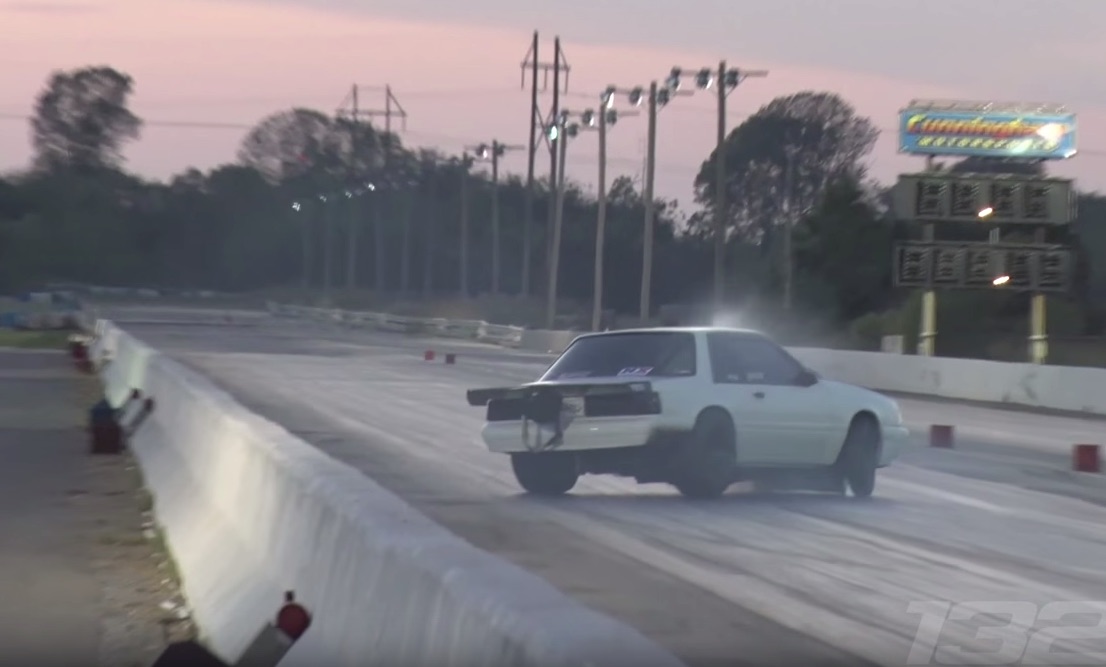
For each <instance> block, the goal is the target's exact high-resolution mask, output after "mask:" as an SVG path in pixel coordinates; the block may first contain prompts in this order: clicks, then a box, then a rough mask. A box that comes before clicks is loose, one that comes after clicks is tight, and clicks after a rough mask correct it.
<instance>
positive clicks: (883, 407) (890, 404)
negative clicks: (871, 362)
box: [819, 379, 902, 426]
mask: <svg viewBox="0 0 1106 667" xmlns="http://www.w3.org/2000/svg"><path fill="white" fill-rule="evenodd" d="M819 382H821V383H823V384H825V385H826V386H827V387H829V388H830V390H831V391H832V392H833V394H834V395H835V396H839V397H841V399H842V400H843V401H844V402H845V403H848V404H854V405H855V406H856V407H857V408H867V409H869V410H871V411H872V412H874V413H875V415H876V417H877V418H879V421H880V423H881V424H883V425H885V426H899V425H901V424H902V411H901V410H900V409H899V403H898V401H896V400H895V399H893V398H891V397H890V396H886V395H884V394H881V393H879V392H878V391H872V390H871V389H865V388H864V387H858V386H857V385H855V384H848V383H847V382H838V381H837V380H825V379H822V380H819Z"/></svg>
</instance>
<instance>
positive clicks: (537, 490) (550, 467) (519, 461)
mask: <svg viewBox="0 0 1106 667" xmlns="http://www.w3.org/2000/svg"><path fill="white" fill-rule="evenodd" d="M511 469H512V470H514V472H515V479H517V480H518V483H519V486H521V487H522V488H523V489H525V490H526V491H527V492H528V493H532V494H534V495H536V496H562V495H564V494H566V493H568V492H569V491H571V490H572V487H574V486H576V480H577V479H579V477H580V473H579V471H578V470H577V468H576V457H575V456H572V455H571V454H565V453H562V452H546V453H529V452H527V453H520V454H511Z"/></svg>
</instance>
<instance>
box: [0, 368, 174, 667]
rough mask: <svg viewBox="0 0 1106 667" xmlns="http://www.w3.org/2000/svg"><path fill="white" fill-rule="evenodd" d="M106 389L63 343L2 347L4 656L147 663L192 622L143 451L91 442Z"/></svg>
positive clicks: (0, 604) (15, 660) (1, 659)
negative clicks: (43, 347) (139, 454)
mask: <svg viewBox="0 0 1106 667" xmlns="http://www.w3.org/2000/svg"><path fill="white" fill-rule="evenodd" d="M98 393H99V392H98V383H97V381H96V380H95V379H94V378H92V377H90V376H81V375H79V374H78V373H77V372H76V371H75V370H74V369H73V368H72V364H71V362H70V361H69V360H68V359H67V358H66V356H65V355H64V354H63V353H61V352H59V351H37V350H36V351H29V350H24V351H16V350H10V349H0V456H2V457H3V461H4V465H3V466H0V665H3V666H4V667H6V666H7V665H8V664H12V665H18V664H43V665H52V666H53V665H56V666H57V667H68V666H70V665H72V666H74V667H75V666H76V665H89V664H98V665H102V666H103V667H108V666H110V667H132V666H133V667H145V666H148V665H150V664H152V663H153V661H154V660H155V659H156V657H157V655H158V654H159V653H160V652H161V651H162V650H163V649H164V647H165V645H166V644H167V643H168V642H169V641H175V640H177V639H181V638H185V637H190V636H191V634H192V632H193V629H192V627H191V624H190V622H189V621H188V620H187V619H183V620H175V619H177V617H178V616H180V615H181V613H182V612H181V611H180V610H181V609H182V605H181V598H180V595H179V592H178V591H179V589H178V585H177V581H176V576H175V572H174V569H173V565H172V562H171V559H170V558H169V557H168V554H167V552H166V550H165V548H164V545H163V544H162V542H161V539H160V536H159V534H158V532H157V531H156V530H155V529H154V528H153V524H152V520H151V517H150V515H149V512H148V510H149V507H150V502H149V497H148V495H147V494H146V493H145V491H144V490H143V488H142V478H141V474H140V472H139V470H138V467H137V466H136V464H135V462H134V460H133V459H132V458H131V457H130V456H129V455H128V454H122V455H107V456H104V455H100V456H92V455H90V454H89V453H88V436H87V435H86V433H85V430H84V426H85V423H84V422H85V418H86V413H87V408H88V406H90V405H91V404H92V403H93V402H94V401H95V400H96V399H97V398H98ZM90 658H92V659H90Z"/></svg>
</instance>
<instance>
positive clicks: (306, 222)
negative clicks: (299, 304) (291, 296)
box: [292, 201, 311, 294]
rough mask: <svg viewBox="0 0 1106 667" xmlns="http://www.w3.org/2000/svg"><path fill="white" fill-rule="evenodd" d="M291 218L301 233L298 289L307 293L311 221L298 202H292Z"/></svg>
mask: <svg viewBox="0 0 1106 667" xmlns="http://www.w3.org/2000/svg"><path fill="white" fill-rule="evenodd" d="M292 216H293V219H295V220H296V221H297V222H299V224H300V227H301V228H302V229H301V231H302V232H303V256H302V258H301V260H300V261H301V264H302V265H301V266H300V289H302V290H303V291H304V294H306V293H307V290H308V289H310V288H311V220H310V216H309V215H308V213H307V211H304V205H303V204H301V203H300V202H299V201H294V202H292Z"/></svg>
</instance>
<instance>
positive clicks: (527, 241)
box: [519, 30, 569, 297]
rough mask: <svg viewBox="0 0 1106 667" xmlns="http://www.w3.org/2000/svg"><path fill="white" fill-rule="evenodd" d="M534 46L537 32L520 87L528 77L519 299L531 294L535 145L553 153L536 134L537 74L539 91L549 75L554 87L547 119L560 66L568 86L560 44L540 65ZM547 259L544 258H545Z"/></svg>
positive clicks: (538, 114) (538, 119)
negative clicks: (549, 58) (540, 78)
mask: <svg viewBox="0 0 1106 667" xmlns="http://www.w3.org/2000/svg"><path fill="white" fill-rule="evenodd" d="M538 46H539V38H538V31H536V30H535V31H534V39H533V42H532V43H531V45H530V50H529V51H527V53H526V57H524V58H523V59H522V87H523V88H524V89H525V88H526V75H527V74H529V75H530V140H529V142H528V143H529V151H528V154H527V161H526V194H525V202H524V204H523V208H524V211H523V219H522V281H521V283H520V290H519V291H520V293H521V295H522V296H524V297H526V296H530V292H531V277H532V274H533V269H532V268H531V263H532V261H533V256H534V247H533V246H534V238H533V237H534V179H535V176H534V172H535V165H536V161H537V154H538V144H540V143H542V142H543V141H545V143H546V144H547V145H549V148H550V150H551V151H552V150H553V146H552V145H551V144H550V143H549V137H548V136H546V135H545V133H544V132H542V133H540V134H539V132H538V130H539V129H542V128H544V126H545V123H544V121H543V120H542V115H541V110H540V109H539V108H538V93H539V88H538V74H539V73H543V74H544V75H545V77H544V80H543V81H542V83H541V88H540V90H541V91H544V90H546V89H547V88H548V84H549V74H550V72H553V73H554V77H555V80H556V82H557V83H556V84H555V85H554V91H555V93H554V96H555V97H554V100H553V112H552V114H551V117H553V118H555V117H556V115H557V108H558V105H559V101H560V100H559V93H560V71H561V69H562V67H561V66H562V65H563V66H564V67H563V68H564V70H565V74H566V76H565V84H566V85H565V90H567V84H568V76H567V73H568V69H569V68H568V63H567V62H566V61H565V60H564V55H563V54H562V53H561V51H560V40H558V41H557V51H556V53H555V54H554V55H555V58H554V60H553V62H548V63H546V62H541V60H540V59H539V58H538ZM549 173H550V181H552V180H553V178H552V174H553V173H554V172H553V171H552V170H551V171H550V172H549ZM548 241H549V236H548V235H547V236H546V243H547V246H548ZM547 256H548V255H547Z"/></svg>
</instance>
